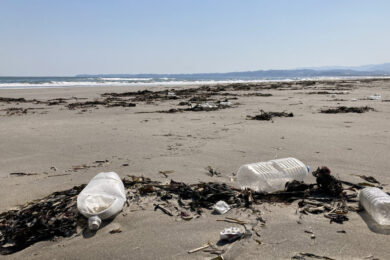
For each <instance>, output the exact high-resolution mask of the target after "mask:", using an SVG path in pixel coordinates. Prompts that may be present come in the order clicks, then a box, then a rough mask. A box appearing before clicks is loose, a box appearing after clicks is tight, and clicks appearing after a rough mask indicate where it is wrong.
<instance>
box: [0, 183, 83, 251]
mask: <svg viewBox="0 0 390 260" xmlns="http://www.w3.org/2000/svg"><path fill="white" fill-rule="evenodd" d="M84 187H85V185H80V186H75V187H73V188H72V189H69V190H65V191H61V192H55V193H53V194H51V195H49V196H47V197H45V198H43V199H40V200H37V201H33V202H30V203H27V204H26V205H24V206H22V207H21V208H20V209H18V210H10V211H6V212H3V213H1V214H0V254H1V255H6V254H12V253H15V252H17V251H20V250H22V249H24V248H26V247H28V246H30V245H32V244H34V243H36V242H39V241H43V240H50V239H53V238H54V237H56V236H62V237H69V236H71V235H73V234H75V233H76V228H77V225H78V224H79V223H80V222H82V221H84V218H82V217H81V216H80V214H79V213H78V211H77V207H76V197H77V194H79V192H80V191H81V190H82V189H83V188H84Z"/></svg>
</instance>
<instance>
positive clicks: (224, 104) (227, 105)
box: [219, 101, 232, 107]
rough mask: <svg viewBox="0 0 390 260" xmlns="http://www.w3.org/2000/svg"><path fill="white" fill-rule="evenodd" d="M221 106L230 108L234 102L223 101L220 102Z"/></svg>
mask: <svg viewBox="0 0 390 260" xmlns="http://www.w3.org/2000/svg"><path fill="white" fill-rule="evenodd" d="M219 105H221V106H224V107H230V106H232V102H230V101H221V102H219Z"/></svg>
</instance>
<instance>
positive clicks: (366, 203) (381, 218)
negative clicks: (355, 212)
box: [359, 187, 390, 226]
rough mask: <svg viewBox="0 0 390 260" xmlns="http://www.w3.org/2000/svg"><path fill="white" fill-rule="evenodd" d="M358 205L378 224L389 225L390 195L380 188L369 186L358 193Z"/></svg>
mask: <svg viewBox="0 0 390 260" xmlns="http://www.w3.org/2000/svg"><path fill="white" fill-rule="evenodd" d="M359 200H360V205H362V206H363V208H364V209H365V210H366V211H367V212H368V214H370V215H371V216H372V218H373V219H374V220H375V221H376V222H377V223H378V224H380V225H386V226H387V225H390V196H389V195H388V194H387V193H386V192H384V191H382V190H381V189H378V188H374V187H369V188H364V189H362V190H361V191H360V193H359Z"/></svg>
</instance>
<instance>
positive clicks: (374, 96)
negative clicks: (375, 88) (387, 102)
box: [368, 93, 381, 100]
mask: <svg viewBox="0 0 390 260" xmlns="http://www.w3.org/2000/svg"><path fill="white" fill-rule="evenodd" d="M368 98H369V99H371V100H379V99H381V94H379V93H375V95H373V96H369V97H368Z"/></svg>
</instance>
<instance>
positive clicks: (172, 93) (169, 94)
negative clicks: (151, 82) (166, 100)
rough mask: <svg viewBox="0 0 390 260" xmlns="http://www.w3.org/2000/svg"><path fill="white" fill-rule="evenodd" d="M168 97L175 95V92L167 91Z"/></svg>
mask: <svg viewBox="0 0 390 260" xmlns="http://www.w3.org/2000/svg"><path fill="white" fill-rule="evenodd" d="M168 97H176V93H175V92H168Z"/></svg>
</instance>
